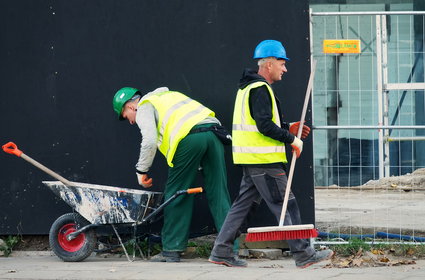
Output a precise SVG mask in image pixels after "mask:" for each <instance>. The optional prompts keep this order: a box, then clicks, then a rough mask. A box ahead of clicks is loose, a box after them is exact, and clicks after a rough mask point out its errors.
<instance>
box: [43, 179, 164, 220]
mask: <svg viewBox="0 0 425 280" xmlns="http://www.w3.org/2000/svg"><path fill="white" fill-rule="evenodd" d="M43 184H45V185H46V186H48V187H49V188H50V189H51V190H52V191H53V193H55V194H56V195H57V196H58V197H60V198H61V199H62V200H63V201H65V202H66V203H67V204H68V205H69V206H71V207H72V208H73V209H74V210H75V211H76V212H78V213H79V214H80V215H81V216H83V217H84V218H85V219H86V220H87V221H89V222H90V223H92V224H118V223H134V222H139V221H140V220H142V219H143V218H144V217H145V216H146V215H149V214H150V213H151V212H153V211H154V210H155V208H156V207H157V206H158V204H160V202H161V200H162V193H161V192H150V191H143V190H135V189H128V188H119V187H112V186H103V185H96V184H87V183H78V182H72V184H71V185H69V186H66V185H64V184H63V183H61V182H60V181H43Z"/></svg>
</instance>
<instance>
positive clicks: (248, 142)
mask: <svg viewBox="0 0 425 280" xmlns="http://www.w3.org/2000/svg"><path fill="white" fill-rule="evenodd" d="M264 85H265V86H266V87H267V89H268V92H269V94H270V99H271V102H272V121H273V122H274V123H275V124H276V125H277V126H279V127H281V122H280V117H279V110H278V108H277V104H276V100H275V97H274V94H273V90H272V88H271V87H270V86H269V85H268V84H267V83H265V82H255V83H252V84H250V85H248V86H247V87H245V88H244V89H240V90H239V91H238V93H237V96H236V102H235V109H234V112H233V126H232V139H233V141H232V142H233V144H232V145H233V146H232V152H233V162H234V163H235V164H264V163H266V164H267V163H274V162H283V163H286V162H287V159H286V153H285V145H284V144H283V143H282V142H280V141H278V140H274V139H272V138H270V137H268V136H265V135H263V134H262V133H260V132H259V131H258V128H257V125H256V122H255V120H254V119H253V118H252V117H251V112H250V109H249V95H250V91H251V89H254V88H258V87H261V86H264Z"/></svg>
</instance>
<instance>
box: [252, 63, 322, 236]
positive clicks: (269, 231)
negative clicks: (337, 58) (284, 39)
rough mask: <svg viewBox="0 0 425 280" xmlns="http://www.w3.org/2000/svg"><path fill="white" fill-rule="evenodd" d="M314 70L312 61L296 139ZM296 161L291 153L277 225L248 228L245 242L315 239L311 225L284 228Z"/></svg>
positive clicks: (304, 112)
mask: <svg viewBox="0 0 425 280" xmlns="http://www.w3.org/2000/svg"><path fill="white" fill-rule="evenodd" d="M315 70H316V61H315V60H313V65H312V68H311V73H310V78H309V81H308V86H307V92H306V94H305V99H304V107H303V110H302V113H301V121H300V126H299V128H298V133H297V137H298V138H301V133H302V131H303V124H304V119H305V114H306V112H307V107H308V101H309V99H310V94H311V88H312V86H313V80H314V73H315ZM296 160H297V157H296V154H295V151H293V152H292V161H291V167H290V169H289V175H288V183H287V185H286V191H285V197H284V200H283V206H282V212H281V215H280V220H279V225H278V226H270V227H255V228H248V234H247V236H246V240H245V241H247V242H258V241H273V240H291V239H306V238H312V237H317V235H318V233H317V230H316V229H315V228H314V225H313V224H306V225H290V226H284V225H283V222H284V220H285V214H286V209H287V208H288V199H289V193H290V192H291V185H292V178H293V176H294V170H295V162H296Z"/></svg>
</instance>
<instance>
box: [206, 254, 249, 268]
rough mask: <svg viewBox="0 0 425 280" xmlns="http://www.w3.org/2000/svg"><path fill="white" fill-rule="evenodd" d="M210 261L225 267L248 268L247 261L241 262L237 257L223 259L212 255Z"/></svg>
mask: <svg viewBox="0 0 425 280" xmlns="http://www.w3.org/2000/svg"><path fill="white" fill-rule="evenodd" d="M208 261H209V262H210V263H215V264H222V265H225V266H234V267H246V266H247V265H248V263H247V262H246V261H244V260H241V259H239V258H237V257H228V258H222V257H216V256H213V255H211V256H210V258H209V259H208Z"/></svg>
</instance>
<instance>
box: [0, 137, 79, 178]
mask: <svg viewBox="0 0 425 280" xmlns="http://www.w3.org/2000/svg"><path fill="white" fill-rule="evenodd" d="M2 149H3V151H5V152H6V153H8V154H12V155H15V156H17V157H20V158H23V159H24V160H26V161H28V162H29V163H31V164H32V165H34V166H35V167H38V168H40V169H41V170H43V171H44V172H46V173H47V174H49V175H50V176H52V177H54V178H56V179H58V180H59V181H61V182H62V183H63V184H64V185H65V186H71V185H72V183H71V182H70V181H68V180H67V179H65V178H64V177H62V176H61V175H59V174H58V173H56V172H54V171H53V170H51V169H49V168H47V167H46V166H44V165H42V164H41V163H39V162H38V161H36V160H34V159H32V158H30V157H29V156H27V155H26V154H24V153H23V152H22V151H21V150H19V149H18V146H16V144H15V143H13V142H9V143H7V144H4V145H3V146H2Z"/></svg>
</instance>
